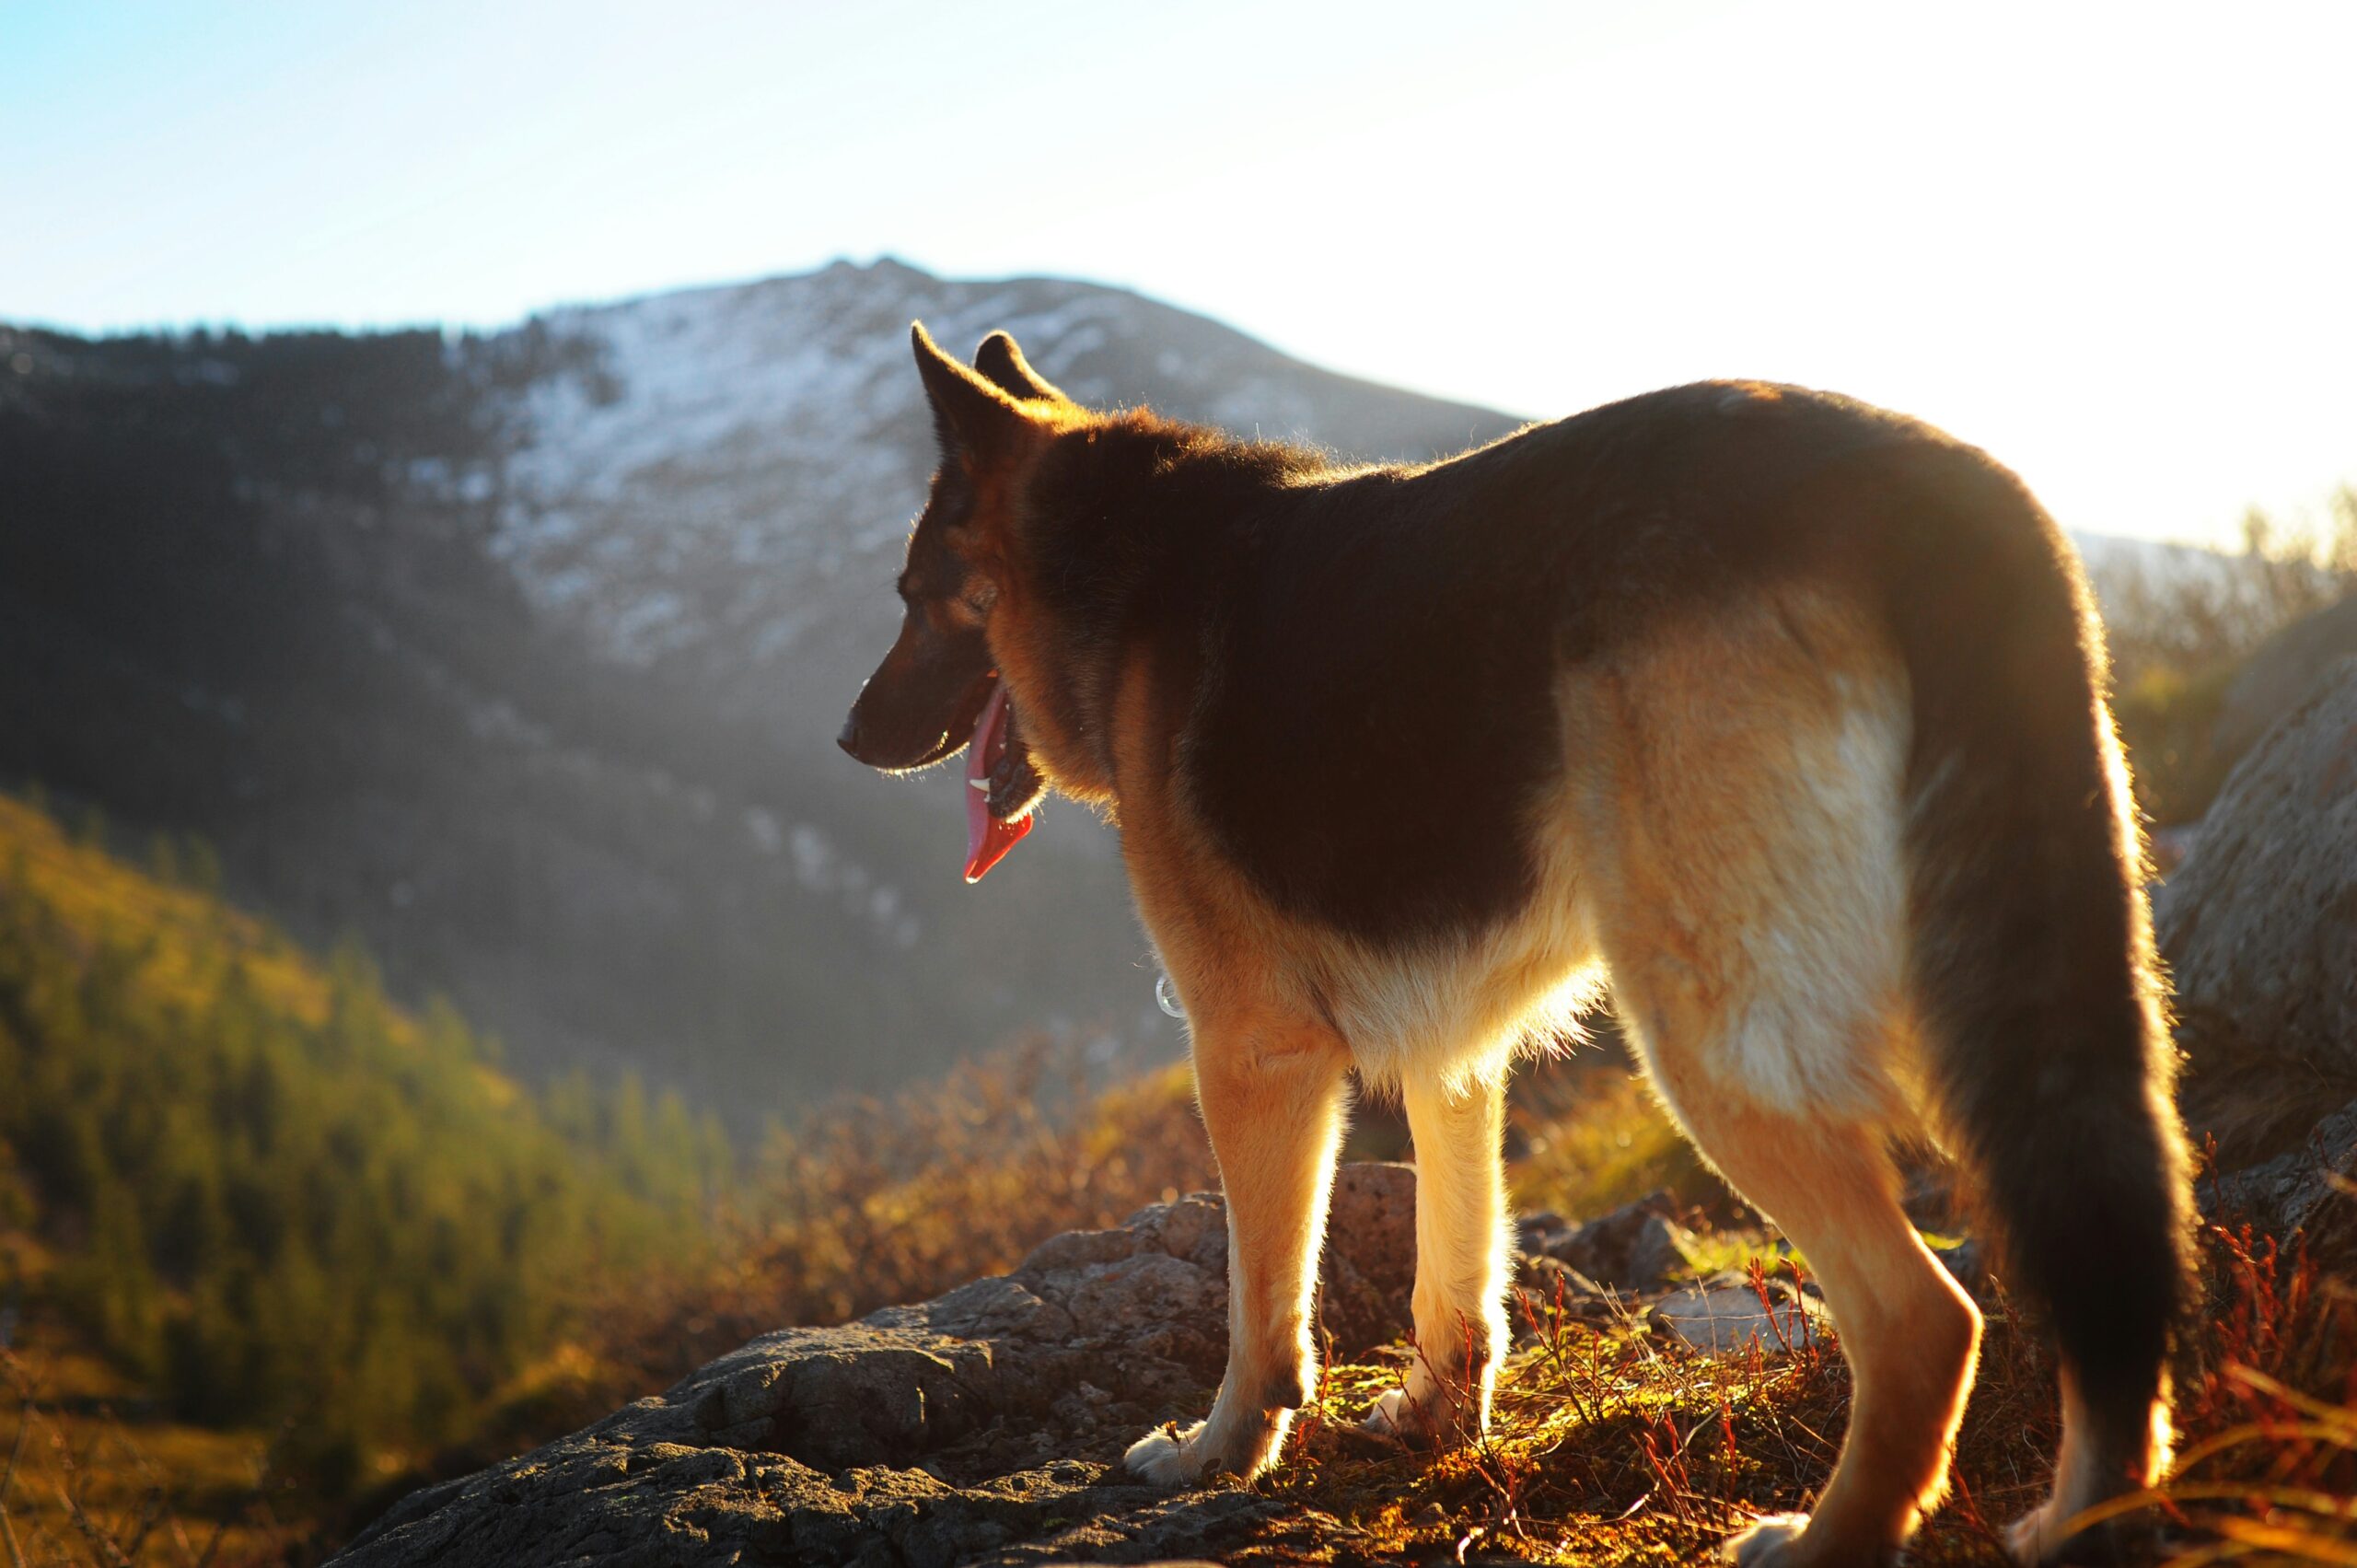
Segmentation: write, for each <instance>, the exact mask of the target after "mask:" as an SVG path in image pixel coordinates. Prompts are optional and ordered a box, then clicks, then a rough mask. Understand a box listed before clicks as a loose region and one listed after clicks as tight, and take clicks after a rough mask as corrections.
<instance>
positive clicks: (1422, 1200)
mask: <svg viewBox="0 0 2357 1568" xmlns="http://www.w3.org/2000/svg"><path fill="white" fill-rule="evenodd" d="M1402 1095H1403V1098H1405V1099H1406V1102H1407V1110H1408V1130H1409V1132H1411V1134H1412V1135H1413V1136H1414V1138H1415V1141H1416V1289H1415V1296H1414V1309H1415V1320H1416V1361H1415V1364H1414V1365H1412V1366H1411V1367H1410V1368H1409V1370H1408V1375H1407V1376H1406V1378H1405V1379H1404V1386H1403V1387H1401V1388H1394V1389H1392V1390H1391V1391H1390V1392H1388V1393H1387V1394H1385V1395H1384V1396H1383V1397H1382V1398H1381V1399H1379V1400H1376V1405H1375V1409H1374V1410H1373V1411H1370V1412H1369V1414H1368V1416H1367V1424H1368V1425H1369V1426H1370V1427H1372V1428H1374V1429H1376V1430H1377V1431H1383V1432H1391V1433H1396V1434H1399V1435H1400V1436H1402V1437H1408V1438H1418V1439H1421V1438H1424V1437H1448V1436H1453V1435H1457V1434H1460V1432H1461V1434H1463V1435H1467V1436H1474V1435H1478V1434H1480V1433H1481V1432H1482V1431H1484V1430H1485V1429H1486V1428H1487V1427H1488V1425H1489V1421H1490V1390H1491V1388H1492V1385H1493V1384H1494V1383H1495V1382H1496V1380H1497V1363H1498V1356H1499V1353H1501V1352H1502V1351H1503V1350H1504V1347H1505V1345H1506V1344H1507V1342H1508V1336H1507V1332H1506V1317H1505V1286H1506V1255H1507V1247H1506V1194H1505V1178H1504V1170H1503V1168H1502V1167H1501V1165H1500V1144H1501V1141H1502V1139H1503V1137H1504V1128H1505V1086H1504V1081H1503V1080H1502V1079H1500V1080H1497V1081H1488V1080H1477V1081H1475V1082H1473V1083H1471V1084H1469V1085H1465V1086H1460V1087H1458V1088H1457V1089H1454V1090H1452V1089H1451V1088H1449V1087H1448V1086H1446V1085H1444V1084H1442V1083H1439V1082H1437V1081H1434V1080H1431V1079H1428V1078H1419V1077H1415V1076H1412V1075H1411V1077H1410V1078H1409V1079H1408V1080H1407V1082H1406V1083H1405V1084H1403V1085H1402Z"/></svg>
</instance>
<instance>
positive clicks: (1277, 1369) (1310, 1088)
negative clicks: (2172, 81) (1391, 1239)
mask: <svg viewBox="0 0 2357 1568" xmlns="http://www.w3.org/2000/svg"><path fill="white" fill-rule="evenodd" d="M1194 1059H1195V1089H1196V1094H1197V1096H1198V1097H1199V1098H1200V1100H1201V1103H1202V1112H1203V1124H1204V1126H1205V1127H1206V1128H1207V1129H1208V1130H1209V1131H1210V1132H1211V1138H1212V1153H1213V1155H1214V1156H1217V1158H1218V1160H1219V1169H1220V1186H1221V1188H1222V1189H1223V1190H1224V1191H1225V1193H1226V1195H1227V1237H1228V1250H1227V1257H1228V1297H1227V1334H1228V1340H1227V1375H1226V1376H1225V1378H1223V1379H1222V1380H1221V1383H1220V1389H1219V1398H1218V1400H1216V1401H1215V1402H1214V1403H1213V1406H1212V1412H1211V1415H1210V1416H1209V1417H1208V1418H1207V1419H1205V1420H1203V1421H1201V1422H1198V1423H1195V1425H1194V1426H1192V1427H1191V1428H1190V1429H1188V1430H1187V1431H1186V1432H1183V1433H1181V1432H1179V1431H1178V1430H1177V1429H1176V1428H1175V1427H1172V1428H1166V1429H1164V1430H1162V1431H1159V1432H1152V1433H1148V1434H1146V1435H1145V1436H1144V1437H1143V1438H1141V1439H1139V1440H1138V1441H1137V1442H1136V1443H1134V1444H1132V1446H1131V1447H1130V1451H1129V1453H1128V1455H1127V1456H1126V1458H1125V1459H1124V1463H1125V1464H1126V1465H1127V1466H1128V1468H1129V1469H1130V1470H1131V1471H1132V1473H1134V1474H1136V1475H1139V1476H1142V1477H1144V1479H1145V1480H1147V1481H1156V1482H1160V1483H1162V1484H1164V1485H1181V1484H1185V1483H1188V1482H1191V1481H1198V1480H1201V1479H1202V1477H1204V1476H1206V1475H1211V1474H1214V1473H1219V1472H1226V1473H1230V1474H1234V1475H1237V1476H1241V1477H1245V1478H1247V1479H1248V1478H1250V1477H1251V1476H1253V1475H1256V1474H1258V1473H1259V1472H1260V1471H1261V1470H1263V1469H1267V1468H1268V1466H1269V1465H1270V1463H1271V1461H1272V1460H1274V1459H1275V1458H1276V1455H1277V1450H1278V1448H1279V1447H1280V1446H1282V1445H1283V1442H1284V1435H1285V1431H1286V1429H1287V1427H1288V1426H1289V1425H1290V1424H1291V1423H1292V1420H1293V1412H1294V1411H1295V1410H1296V1409H1298V1408H1299V1407H1301V1406H1302V1405H1305V1404H1306V1403H1308V1402H1309V1400H1310V1399H1311V1398H1312V1397H1313V1396H1314V1395H1315V1393H1316V1391H1317V1371H1318V1363H1317V1358H1316V1357H1315V1355H1314V1354H1313V1353H1312V1352H1311V1349H1310V1342H1309V1311H1310V1295H1311V1292H1312V1290H1313V1289H1314V1288H1315V1286H1316V1284H1317V1268H1316V1266H1317V1260H1318V1245H1319V1243H1320V1242H1321V1241H1322V1240H1323V1239H1324V1237H1325V1233H1326V1205H1327V1200H1328V1198H1329V1196H1330V1194H1331V1191H1332V1188H1333V1178H1334V1158H1335V1155H1336V1153H1337V1151H1338V1150H1339V1148H1340V1147H1341V1129H1342V1094H1343V1073H1344V1070H1345V1068H1346V1067H1347V1066H1348V1065H1349V1055H1348V1052H1347V1051H1346V1050H1345V1048H1344V1046H1343V1044H1342V1042H1341V1040H1340V1039H1339V1038H1338V1037H1337V1036H1335V1035H1334V1033H1333V1032H1332V1031H1331V1030H1330V1029H1329V1028H1325V1027H1324V1026H1322V1025H1319V1024H1315V1023H1307V1022H1296V1021H1293V1020H1288V1019H1271V1018H1268V1017H1248V1018H1240V1019H1232V1020H1218V1019H1205V1020H1203V1022H1202V1024H1201V1026H1200V1027H1199V1032H1198V1034H1197V1037H1196V1040H1195V1046H1194Z"/></svg>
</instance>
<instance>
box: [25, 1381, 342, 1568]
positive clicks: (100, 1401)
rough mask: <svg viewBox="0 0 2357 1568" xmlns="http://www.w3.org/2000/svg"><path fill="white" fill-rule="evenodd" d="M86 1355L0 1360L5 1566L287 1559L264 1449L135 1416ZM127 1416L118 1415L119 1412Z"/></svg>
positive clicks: (249, 1441) (289, 1546) (255, 1439)
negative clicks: (274, 1510) (273, 1505)
mask: <svg viewBox="0 0 2357 1568" xmlns="http://www.w3.org/2000/svg"><path fill="white" fill-rule="evenodd" d="M121 1396H122V1390H121V1389H120V1388H118V1387H117V1386H116V1380H115V1378H114V1376H113V1375H112V1374H111V1373H110V1372H109V1371H108V1370H107V1369H106V1368H105V1367H104V1366H103V1365H100V1364H98V1363H95V1362H92V1361H89V1360H88V1359H87V1358H86V1357H82V1356H78V1355H75V1354H71V1353H62V1354H57V1355H48V1354H36V1355H23V1354H18V1353H16V1352H14V1351H7V1350H0V1554H5V1558H4V1559H0V1560H5V1562H6V1565H7V1568H52V1565H60V1568H62V1565H67V1564H72V1565H75V1568H79V1565H82V1564H101V1565H104V1568H125V1565H129V1564H156V1565H158V1568H249V1565H259V1564H263V1563H278V1562H286V1561H288V1558H289V1555H290V1551H292V1550H293V1549H294V1548H295V1546H296V1541H297V1540H298V1539H300V1538H301V1537H302V1536H303V1535H304V1534H305V1533H307V1532H306V1531H304V1530H303V1529H302V1528H300V1527H297V1526H292V1525H289V1524H287V1523H284V1522H282V1521H281V1520H280V1519H279V1518H278V1517H277V1516H275V1515H274V1514H273V1508H272V1504H273V1498H274V1497H275V1496H276V1495H277V1493H278V1492H279V1490H280V1488H279V1486H278V1484H277V1481H276V1479H275V1477H274V1474H273V1467H272V1464H271V1455H270V1453H269V1445H268V1443H267V1442H266V1441H265V1440H264V1439H262V1438H261V1437H259V1436H257V1435H255V1434H250V1433H221V1432H210V1431H206V1430H204V1429H203V1428H201V1427H194V1426H187V1425H182V1424H180V1423H172V1422H168V1421H164V1420H161V1419H158V1418H157V1417H155V1416H153V1415H148V1414H144V1413H141V1412H140V1411H139V1410H138V1408H137V1405H136V1403H135V1401H123V1400H122V1399H121ZM125 1412H128V1413H125Z"/></svg>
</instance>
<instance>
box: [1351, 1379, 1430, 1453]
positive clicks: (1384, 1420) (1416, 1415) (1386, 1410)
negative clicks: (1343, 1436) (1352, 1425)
mask: <svg viewBox="0 0 2357 1568" xmlns="http://www.w3.org/2000/svg"><path fill="white" fill-rule="evenodd" d="M1359 1424H1360V1425H1361V1426H1362V1427H1363V1428H1364V1430H1365V1431H1367V1432H1370V1433H1373V1434H1375V1435H1376V1436H1377V1437H1388V1438H1390V1439H1391V1440H1392V1441H1393V1442H1395V1443H1399V1444H1402V1445H1404V1446H1408V1447H1411V1448H1429V1447H1431V1446H1433V1443H1434V1438H1435V1436H1436V1434H1437V1432H1438V1423H1436V1422H1435V1421H1434V1418H1433V1412H1432V1411H1431V1410H1430V1409H1429V1408H1428V1407H1426V1406H1424V1405H1420V1404H1418V1403H1417V1402H1416V1401H1415V1400H1411V1399H1410V1398H1409V1397H1408V1390H1407V1389H1405V1388H1393V1389H1390V1390H1389V1391H1387V1392H1386V1393H1385V1394H1383V1395H1381V1396H1380V1397H1379V1398H1377V1399H1376V1401H1375V1403H1374V1404H1372V1405H1370V1406H1368V1407H1367V1412H1366V1419H1365V1420H1364V1422H1361V1423H1359Z"/></svg>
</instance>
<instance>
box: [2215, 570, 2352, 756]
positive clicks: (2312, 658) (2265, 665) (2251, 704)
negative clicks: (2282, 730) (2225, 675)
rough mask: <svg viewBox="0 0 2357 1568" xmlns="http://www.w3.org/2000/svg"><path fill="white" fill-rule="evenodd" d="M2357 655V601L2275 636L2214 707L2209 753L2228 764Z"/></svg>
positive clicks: (2330, 608) (2328, 609) (2344, 602)
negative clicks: (2340, 664)
mask: <svg viewBox="0 0 2357 1568" xmlns="http://www.w3.org/2000/svg"><path fill="white" fill-rule="evenodd" d="M2352 654H2357V596H2351V597H2350V598H2344V599H2342V600H2340V602H2339V603H2338V604H2329V605H2327V606H2325V608H2324V609H2322V610H2317V611H2316V612H2315V613H2314V614H2312V615H2305V616H2303V617H2301V618H2300V619H2299V620H2297V621H2293V622H2292V624H2291V625H2289V626H2286V627H2284V628H2283V629H2282V631H2280V632H2277V633H2275V634H2274V635H2273V636H2271V637H2270V638H2268V639H2267V641H2265V642H2264V643H2261V644H2260V645H2258V647H2257V648H2256V649H2254V650H2253V651H2252V653H2251V656H2250V657H2248V658H2247V659H2246V660H2244V661H2243V667H2242V668H2241V669H2240V670H2239V671H2238V672H2236V674H2235V679H2234V683H2233V684H2232V685H2230V686H2228V687H2227V688H2226V693H2225V695H2224V697H2223V698H2222V699H2220V701H2219V703H2218V717H2217V718H2216V720H2215V721H2214V722H2213V723H2212V726H2211V732H2210V735H2211V739H2210V744H2211V749H2212V751H2213V752H2214V753H2215V754H2216V756H2217V758H2218V761H2219V764H2220V765H2221V766H2226V765H2230V764H2232V763H2234V762H2235V761H2239V760H2240V759H2241V757H2242V756H2243V754H2244V753H2245V752H2247V751H2248V750H2249V749H2251V748H2252V747H2254V746H2256V745H2258V742H2259V741H2260V740H2261V739H2262V738H2265V736H2266V735H2267V733H2268V731H2270V730H2271V729H2273V728H2274V727H2275V726H2277V725H2279V724H2281V723H2282V722H2283V720H2284V718H2285V717H2286V716H2287V715H2288V714H2291V713H2292V712H2293V710H2294V709H2296V708H2297V707H2299V705H2300V704H2301V703H2302V701H2303V700H2305V698H2306V697H2307V695H2308V694H2309V693H2310V692H2311V691H2314V690H2315V689H2316V682H2317V680H2318V679H2320V678H2322V676H2323V675H2324V672H2325V671H2326V670H2328V669H2329V668H2331V667H2332V666H2333V665H2334V664H2336V663H2338V662H2339V661H2340V660H2341V659H2344V658H2347V657H2349V656H2351V655H2352Z"/></svg>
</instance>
